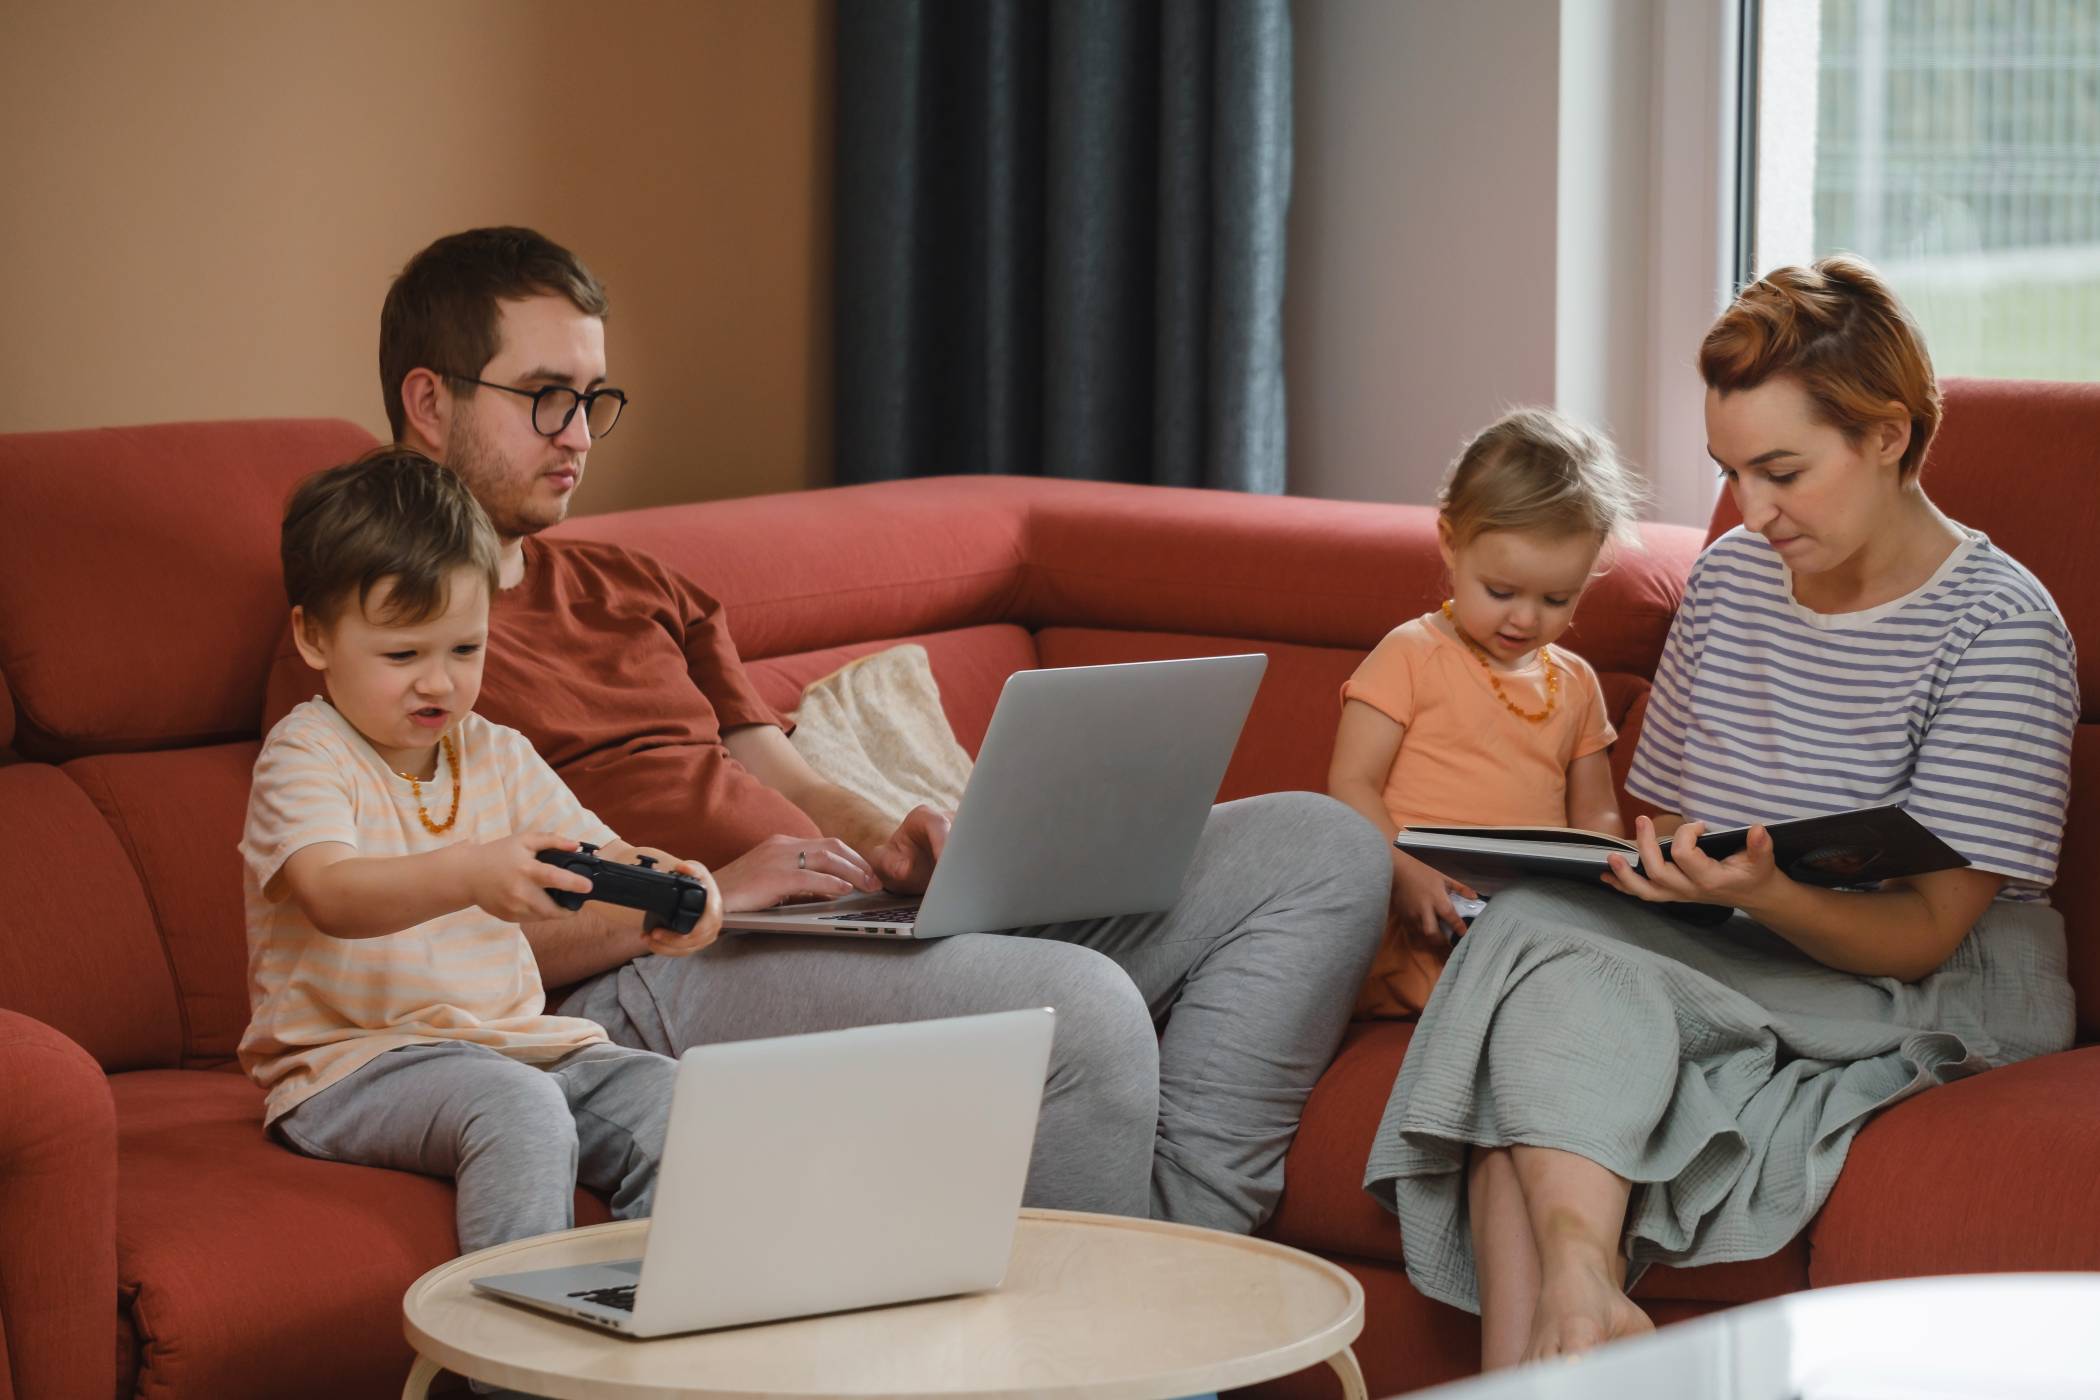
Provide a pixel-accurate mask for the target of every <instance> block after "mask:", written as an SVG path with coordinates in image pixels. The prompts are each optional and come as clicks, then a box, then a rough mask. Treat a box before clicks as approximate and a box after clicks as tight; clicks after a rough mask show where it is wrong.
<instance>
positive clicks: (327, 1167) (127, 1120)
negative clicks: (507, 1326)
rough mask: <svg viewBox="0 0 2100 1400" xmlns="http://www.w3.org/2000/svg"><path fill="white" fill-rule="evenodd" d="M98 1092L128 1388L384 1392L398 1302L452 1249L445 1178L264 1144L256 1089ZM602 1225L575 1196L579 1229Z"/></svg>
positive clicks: (406, 1356) (196, 1079) (397, 1372)
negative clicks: (129, 1364) (115, 1175)
mask: <svg viewBox="0 0 2100 1400" xmlns="http://www.w3.org/2000/svg"><path fill="white" fill-rule="evenodd" d="M110 1087H111V1089H112V1091H113V1092H114V1093H115V1096H116V1102H117V1138H118V1146H117V1153H118V1169H119V1172H120V1175H121V1177H122V1179H123V1183H124V1189H123V1192H122V1194H121V1196H120V1197H119V1199H118V1202H117V1267H118V1283H119V1287H120V1289H121V1291H122V1292H123V1294H124V1296H125V1297H126V1298H128V1299H129V1301H130V1322H131V1332H132V1334H133V1335H134V1336H135V1337H136V1338H137V1342H138V1348H139V1352H138V1363H139V1368H138V1375H139V1390H138V1393H139V1394H140V1395H141V1396H159V1395H169V1396H175V1395H181V1396H192V1395H209V1396H213V1397H216V1398H217V1400H243V1398H244V1397H253V1400H277V1397H281V1396H283V1395H285V1394H287V1393H288V1392H287V1389H286V1387H287V1385H289V1384H294V1382H293V1381H292V1378H294V1377H296V1378H297V1380H296V1382H295V1384H296V1386H297V1390H298V1393H299V1394H300V1395H301V1396H312V1397H342V1400H362V1397H366V1396H371V1395H379V1394H388V1393H397V1392H398V1391H399V1390H400V1387H401V1383H402V1380H403V1379H404V1378H405V1377H406V1375H407V1373H408V1367H409V1362H410V1353H409V1348H408V1343H407V1342H406V1341H405V1340H404V1339H403V1337H402V1335H401V1295H402V1294H403V1293H404V1292H406V1291H407V1289H408V1285H409V1284H411V1283H413V1282H414V1281H415V1280H416V1278H417V1277H419V1276H420V1275H421V1274H423V1273H424V1272H425V1271H426V1270H429V1269H432V1268H434V1267H436V1266H437V1265H439V1264H441V1263H443V1262H445V1261H446V1260H447V1259H450V1258H452V1257H453V1256H454V1255H455V1254H457V1253H458V1250H459V1245H458V1236H457V1235H456V1234H455V1232H454V1229H453V1191H452V1185H451V1183H450V1182H449V1181H446V1180H443V1179H442V1178H438V1177H427V1176H417V1175H414V1174H411V1173H408V1172H395V1171H384V1170H381V1169H378V1168H374V1167H355V1166H347V1165H344V1164H342V1163H339V1162H322V1161H316V1160H314V1159H312V1158H309V1157H303V1156H300V1155H299V1154H298V1153H295V1152H293V1151H291V1150H290V1149H288V1148H285V1147H281V1146H279V1145H278V1144H276V1143H275V1142H273V1141H271V1140H270V1139H269V1138H267V1137H266V1136H264V1134H263V1129H262V1093H261V1091H260V1090H258V1089H257V1088H256V1087H255V1086H254V1085H252V1084H250V1083H249V1082H248V1080H247V1079H246V1078H244V1077H243V1076H241V1075H239V1074H236V1073H230V1072H226V1071H220V1070H159V1071H147V1072H143V1073H138V1074H120V1075H117V1076H116V1077H114V1078H113V1079H112V1080H111V1081H110ZM605 1218H606V1212H605V1210H604V1207H603V1206H602V1205H600V1204H599V1203H598V1202H597V1201H596V1200H594V1199H592V1198H591V1197H589V1196H588V1195H584V1194H581V1193H579V1195H578V1198H577V1220H578V1223H579V1224H588V1223H595V1222H597V1221H599V1220H603V1219H605ZM319 1339H325V1342H323V1341H320V1340H319Z"/></svg>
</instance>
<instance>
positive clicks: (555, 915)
mask: <svg viewBox="0 0 2100 1400" xmlns="http://www.w3.org/2000/svg"><path fill="white" fill-rule="evenodd" d="M549 849H555V850H564V851H573V850H575V849H576V843H575V842H574V841H571V840H569V839H568V838H567V837H565V836H556V835H555V834H554V833H553V832H551V831H527V832H522V833H519V834H518V835H515V836H505V837H503V838H502V839H500V840H496V841H487V842H483V843H482V844H481V845H478V846H473V847H470V848H468V850H467V852H466V853H465V854H466V860H465V862H464V864H465V866H466V869H465V872H464V873H465V875H466V880H467V899H468V900H469V901H470V902H471V903H474V904H478V905H480V906H481V908H482V909H483V910H484V911H486V912H487V913H489V914H491V915H493V916H495V917H496V918H499V919H501V920H503V921H504V922H505V923H511V924H536V923H540V922H542V921H544V920H547V919H566V918H568V917H569V916H570V914H571V913H572V912H573V911H571V910H568V909H564V908H562V907H561V906H560V905H559V904H556V903H555V902H554V900H553V899H552V898H550V897H549V896H548V894H547V891H549V890H567V891H568V892H569V893H571V894H581V895H588V894H589V893H590V892H591V882H590V881H589V880H586V879H584V878H583V876H581V875H578V874H576V873H575V872H573V871H569V870H561V869H557V868H556V867H554V866H550V865H546V864H544V863H542V862H541V860H540V852H541V851H544V850H549Z"/></svg>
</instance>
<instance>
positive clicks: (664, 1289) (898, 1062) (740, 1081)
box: [473, 1007, 1055, 1337]
mask: <svg viewBox="0 0 2100 1400" xmlns="http://www.w3.org/2000/svg"><path fill="white" fill-rule="evenodd" d="M1054 1020H1055V1014H1054V1013H1053V1012H1052V1011H1051V1010H1050V1009H1049V1008H1047V1007H1043V1008H1036V1009H1032V1010H1027V1011H1005V1012H998V1013H996V1014H993V1015H988V1016H958V1017H952V1018H949V1019H946V1020H939V1021H918V1022H912V1023H909V1024H905V1025H894V1026H869V1027H865V1028H861V1029H857V1030H845V1031H824V1032H820V1033H818V1034H814V1035H798V1036H786V1037H782V1038H780V1039H777V1040H748V1041H739V1042H735V1043H732V1044H727V1045H708V1046H701V1047H698V1048H696V1049H692V1050H688V1051H687V1052H686V1053H685V1055H684V1057H683V1059H682V1060H681V1062H680V1065H679V1070H678V1087H677V1089H676V1090H675V1091H674V1092H673V1094H672V1096H671V1122H670V1129H669V1134H668V1137H667V1140H666V1143H665V1147H664V1158H663V1164H662V1166H661V1167H660V1168H659V1169H658V1172H657V1181H656V1211H655V1218H654V1220H653V1221H652V1222H651V1224H650V1226H649V1235H648V1239H647V1241H646V1243H645V1244H644V1246H643V1253H642V1257H641V1258H639V1259H625V1260H618V1261H614V1262H611V1263H605V1264H578V1265H573V1266H569V1267H565V1268H556V1269H537V1270H533V1271H531V1272H527V1273H516V1274H496V1275H487V1276H484V1277H481V1278H477V1279H475V1280H474V1281H473V1283H474V1287H475V1288H476V1289H478V1290H480V1291H481V1292H483V1293H488V1294H492V1295H494V1296H495V1297H498V1298H504V1299H508V1300H510V1301H512V1302H516V1303H523V1304H525V1305H527V1306H528V1307H534V1308H539V1309H541V1310H542V1311H545V1312H551V1313H557V1314H559V1315H561V1316H563V1317H570V1318H576V1319H580V1320H581V1321H584V1322H588V1323H591V1324H592V1325H594V1326H597V1327H603V1328H606V1329H608V1330H610V1331H614V1332H620V1333H624V1334H626V1335H628V1336H630V1337H662V1336H668V1335H671V1334H673V1333H677V1332H695V1331H700V1330H702V1329H704V1328H710V1327H735V1326H739V1325H741V1324H744V1323H751V1322H770V1321H773V1320H775V1319H778V1318H786V1317H806V1316H809V1315H811V1314H814V1313H826V1312H838V1311H841V1310H843V1309H847V1308H864V1307H874V1306H876V1305H878V1304H883V1303H901V1302H905V1301H908V1300H911V1299H915V1298H936V1297H945V1296H947V1295H949V1294H955V1293H974V1292H979V1291H981V1290H984V1289H988V1288H996V1287H998V1286H999V1282H1000V1280H1001V1279H1003V1278H1004V1277H1005V1275H1006V1265H1007V1261H1008V1259H1009V1258H1011V1256H1012V1254H1013V1239H1014V1228H1015V1226H1016V1224H1017V1222H1018V1217H1019V1212H1020V1206H1021V1188H1022V1185H1023V1183H1024V1182H1025V1181H1026V1179H1027V1175H1028V1158H1029V1152H1030V1150H1031V1149H1032V1148H1033V1146H1034V1143H1035V1123H1036V1113H1037V1110H1038V1109H1039V1108H1041V1106H1042V1101H1043V1077H1044V1075H1045V1073H1046V1072H1047V1071H1048V1068H1049V1061H1050V1039H1051V1028H1052V1024H1053V1022H1054Z"/></svg>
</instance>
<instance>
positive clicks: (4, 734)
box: [0, 676, 15, 753]
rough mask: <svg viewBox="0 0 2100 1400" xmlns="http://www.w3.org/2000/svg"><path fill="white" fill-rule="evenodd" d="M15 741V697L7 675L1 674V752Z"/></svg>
mask: <svg viewBox="0 0 2100 1400" xmlns="http://www.w3.org/2000/svg"><path fill="white" fill-rule="evenodd" d="M14 741H15V697H14V694H13V692H11V691H10V690H8V688H7V677H5V676H0V753H5V752H6V751H7V749H8V747H9V746H10V745H12V744H13V743H14Z"/></svg>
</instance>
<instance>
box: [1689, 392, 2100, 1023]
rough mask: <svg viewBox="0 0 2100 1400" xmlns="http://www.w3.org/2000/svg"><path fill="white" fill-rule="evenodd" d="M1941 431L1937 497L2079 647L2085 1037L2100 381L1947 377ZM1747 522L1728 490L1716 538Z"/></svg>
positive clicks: (2094, 779)
mask: <svg viewBox="0 0 2100 1400" xmlns="http://www.w3.org/2000/svg"><path fill="white" fill-rule="evenodd" d="M1941 392H1942V395H1943V405H1942V413H1941V420H1940V430H1939V433H1938V435H1937V436H1935V437H1934V439H1933V443H1932V448H1931V450H1930V451H1929V452H1928V453H1927V454H1926V457H1925V465H1924V468H1923V477H1922V480H1923V482H1924V486H1925V491H1926V494H1928V495H1929V496H1931V497H1932V499H1933V502H1934V504H1936V505H1938V506H1939V508H1940V509H1941V510H1943V511H1945V512H1946V513H1947V514H1948V515H1949V516H1951V517H1953V518H1954V519H1956V520H1959V521H1960V522H1962V523H1963V524H1964V525H1967V526H1969V527H1971V528H1972V529H1977V530H1981V531H1983V532H1984V533H1985V534H1986V535H1989V536H1990V537H1991V540H1992V542H1993V543H1994V544H1996V545H1998V547H1999V548H2001V549H2003V550H2005V551H2006V552H2007V553H2008V554H2010V555H2012V557H2013V558H2015V559H2017V560H2019V561H2020V562H2021V563H2022V564H2024V565H2025V566H2026V567H2027V568H2028V569H2029V570H2030V571H2031V572H2032V573H2033V574H2034V576H2035V577H2036V578H2037V579H2039V580H2041V583H2042V586H2043V587H2045V588H2047V589H2048V590H2049V592H2050V595H2051V596H2052V597H2054V598H2055V599H2056V606H2057V608H2058V610H2059V611H2061V612H2062V613H2063V616H2064V621H2065V622H2066V623H2067V624H2068V625H2069V626H2070V629H2071V636H2072V638H2073V640H2074V641H2075V642H2076V643H2077V646H2078V689H2079V694H2080V701H2081V704H2082V714H2081V723H2080V724H2079V726H2078V734H2077V737H2076V739H2075V740H2074V741H2073V746H2072V753H2071V816H2070V822H2069V825H2068V828H2067V829H2066V831H2065V835H2064V858H2063V862H2062V866H2061V870H2060V872H2059V876H2058V880H2057V885H2056V889H2055V891H2054V892H2053V894H2052V896H2051V898H2052V899H2053V901H2054V902H2055V904H2056V905H2057V907H2058V908H2059V909H2061V910H2062V911H2063V914H2064V922H2065V925H2066V928H2067V930H2068V934H2069V940H2070V953H2071V981H2072V984H2073V985H2074V986H2075V987H2076V988H2077V991H2078V1006H2079V1037H2080V1039H2081V1040H2092V1039H2096V1038H2100V859H2096V857H2100V573H2096V572H2095V571H2094V570H2093V568H2092V558H2093V542H2094V540H2095V539H2096V538H2100V384H2045V383H2036V382H2033V381H2025V380H2007V379H1949V380H1946V381H1945V382H1943V383H1942V385H1941ZM1741 522H1742V517H1741V516H1740V515H1739V514H1737V512H1736V510H1735V506H1734V504H1733V503H1732V502H1731V501H1730V500H1729V498H1728V496H1727V494H1726V493H1725V492H1724V493H1723V494H1722V496H1721V498H1720V502H1719V504H1718V505H1717V506H1716V507H1715V509H1714V517H1713V521H1712V524H1711V527H1710V528H1709V531H1708V535H1709V537H1712V536H1717V535H1719V534H1721V533H1722V532H1723V531H1724V530H1729V529H1732V528H1734V527H1735V526H1736V525H1738V524H1740V523H1741Z"/></svg>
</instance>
